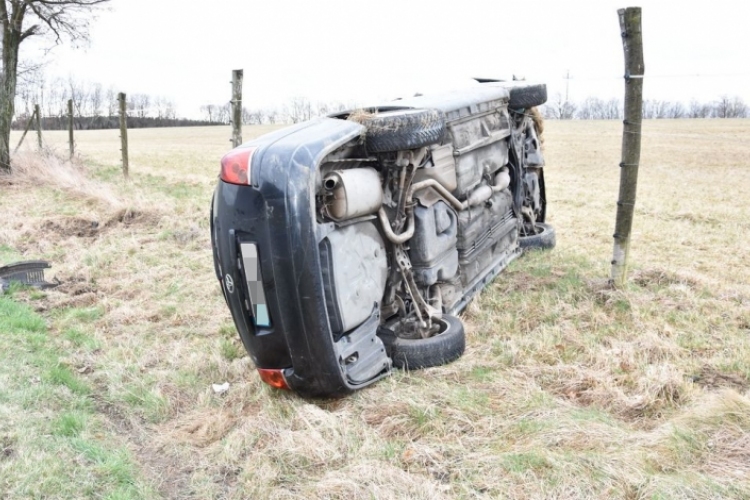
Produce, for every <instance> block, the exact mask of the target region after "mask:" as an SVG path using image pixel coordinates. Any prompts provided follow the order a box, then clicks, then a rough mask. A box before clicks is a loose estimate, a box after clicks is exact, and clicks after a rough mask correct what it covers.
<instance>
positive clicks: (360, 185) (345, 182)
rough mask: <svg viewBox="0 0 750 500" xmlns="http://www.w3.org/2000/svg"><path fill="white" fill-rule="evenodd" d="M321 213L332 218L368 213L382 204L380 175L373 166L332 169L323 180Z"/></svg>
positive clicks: (345, 218)
mask: <svg viewBox="0 0 750 500" xmlns="http://www.w3.org/2000/svg"><path fill="white" fill-rule="evenodd" d="M323 189H324V190H325V193H326V199H325V212H326V214H327V215H328V216H329V217H330V218H331V219H333V220H335V221H343V220H348V219H354V218H356V217H362V216H363V215H370V214H374V213H375V212H377V211H378V210H379V209H380V207H381V205H382V204H383V189H382V188H381V186H380V175H378V172H377V170H375V169H374V168H353V169H350V170H334V171H333V172H331V173H329V174H328V175H326V176H325V178H324V179H323Z"/></svg>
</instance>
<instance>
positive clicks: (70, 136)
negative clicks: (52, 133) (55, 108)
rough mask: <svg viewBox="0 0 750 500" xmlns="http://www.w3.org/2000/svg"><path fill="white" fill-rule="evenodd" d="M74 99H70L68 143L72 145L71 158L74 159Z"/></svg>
mask: <svg viewBox="0 0 750 500" xmlns="http://www.w3.org/2000/svg"><path fill="white" fill-rule="evenodd" d="M73 127H74V124H73V99H68V144H69V145H70V159H71V160H72V159H73V154H74V153H75V151H76V150H75V143H74V142H73V141H74V139H73Z"/></svg>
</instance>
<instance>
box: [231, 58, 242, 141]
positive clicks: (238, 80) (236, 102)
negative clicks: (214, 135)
mask: <svg viewBox="0 0 750 500" xmlns="http://www.w3.org/2000/svg"><path fill="white" fill-rule="evenodd" d="M242 80H243V70H241V69H236V70H234V71H232V101H231V102H232V147H233V148H236V147H237V146H239V145H240V144H242Z"/></svg>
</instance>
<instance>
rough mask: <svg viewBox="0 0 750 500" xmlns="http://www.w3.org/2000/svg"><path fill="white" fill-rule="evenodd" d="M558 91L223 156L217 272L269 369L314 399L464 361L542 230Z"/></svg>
mask: <svg viewBox="0 0 750 500" xmlns="http://www.w3.org/2000/svg"><path fill="white" fill-rule="evenodd" d="M545 100H546V87H545V86H544V85H541V84H530V83H526V82H513V83H504V82H489V83H482V84H478V85H477V86H475V87H470V88H467V89H466V90H462V91H453V92H450V93H446V94H440V95H434V96H419V97H414V98H409V99H403V100H399V101H395V102H392V103H389V104H388V105H386V106H379V107H374V108H369V109H365V110H357V111H353V112H346V113H339V114H337V115H332V116H328V117H324V118H318V119H314V120H311V121H308V122H305V123H301V124H298V125H295V126H292V127H289V128H285V129H283V130H279V131H277V132H273V133H271V134H267V135H264V136H262V137H259V138H257V139H254V140H252V141H250V142H248V143H246V144H243V145H242V146H240V147H238V148H236V149H234V150H232V151H231V152H230V153H229V154H227V155H226V156H225V157H224V158H223V159H222V167H221V175H220V180H219V183H218V186H217V187H216V191H215V193H214V199H213V203H212V208H211V236H212V244H213V252H214V264H215V271H216V276H217V278H218V279H219V281H220V283H221V287H222V291H223V293H224V297H225V299H226V302H227V305H228V306H229V309H230V311H231V313H232V317H233V319H234V322H235V325H236V327H237V330H238V332H239V334H240V337H241V339H242V342H243V344H244V345H245V347H246V349H247V351H248V353H249V354H250V356H251V357H252V359H253V361H254V363H255V365H256V366H257V368H258V371H259V373H260V375H261V378H262V379H263V380H264V381H265V382H267V383H269V384H270V385H272V386H274V387H279V388H290V389H292V390H294V391H296V392H298V393H299V394H301V395H303V396H333V395H340V394H345V393H348V392H351V391H353V390H355V389H359V388H361V387H364V386H367V385H369V384H371V383H373V382H375V381H376V380H378V379H380V378H382V377H384V376H386V375H388V374H389V373H390V371H391V369H392V367H394V366H395V367H398V368H405V369H416V368H425V367H430V366H436V365H440V364H444V363H447V362H449V361H452V360H455V359H457V358H458V357H460V356H461V354H462V353H463V351H464V347H465V336H464V328H463V325H462V323H461V321H460V320H459V319H458V317H457V315H458V314H459V313H460V312H461V311H462V310H463V309H464V308H465V307H466V306H467V304H468V303H469V302H470V301H471V299H472V298H473V297H474V296H476V295H477V294H478V293H479V292H480V291H481V290H482V289H483V288H484V287H485V286H486V285H487V284H488V283H489V282H490V281H491V280H492V279H493V278H494V277H495V276H496V275H497V274H498V273H499V272H500V271H502V270H503V269H504V268H505V267H506V266H507V265H508V264H509V263H510V262H511V261H512V260H513V259H515V258H516V257H518V256H519V255H520V254H521V252H522V251H523V248H529V247H539V248H551V247H553V246H554V244H555V233H554V229H553V228H552V227H551V226H549V225H547V224H545V223H544V220H545V217H546V201H545V186H544V175H543V168H542V167H543V166H544V159H543V156H542V151H541V138H540V136H541V132H542V130H541V129H542V120H541V116H540V115H539V113H538V112H537V111H536V109H535V106H538V105H540V104H543V103H544V102H545Z"/></svg>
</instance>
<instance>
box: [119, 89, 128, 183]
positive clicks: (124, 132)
mask: <svg viewBox="0 0 750 500" xmlns="http://www.w3.org/2000/svg"><path fill="white" fill-rule="evenodd" d="M117 100H118V101H119V103H120V144H121V148H122V149H121V151H122V173H123V175H124V176H125V178H126V179H127V178H128V174H129V171H128V109H127V101H126V99H125V92H120V93H119V94H117Z"/></svg>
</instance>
